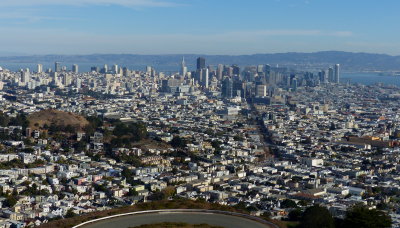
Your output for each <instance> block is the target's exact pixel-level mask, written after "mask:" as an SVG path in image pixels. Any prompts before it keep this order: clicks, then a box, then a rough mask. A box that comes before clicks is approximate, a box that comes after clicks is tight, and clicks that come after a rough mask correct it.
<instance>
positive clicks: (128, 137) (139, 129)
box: [111, 122, 148, 148]
mask: <svg viewBox="0 0 400 228" xmlns="http://www.w3.org/2000/svg"><path fill="white" fill-rule="evenodd" d="M112 135H113V138H112V140H111V146H112V147H113V148H115V147H127V148H130V147H132V143H134V142H139V141H141V140H144V139H147V138H148V132H147V127H146V125H145V124H144V123H143V122H134V123H122V122H119V123H117V124H116V125H115V128H114V130H113V132H112Z"/></svg>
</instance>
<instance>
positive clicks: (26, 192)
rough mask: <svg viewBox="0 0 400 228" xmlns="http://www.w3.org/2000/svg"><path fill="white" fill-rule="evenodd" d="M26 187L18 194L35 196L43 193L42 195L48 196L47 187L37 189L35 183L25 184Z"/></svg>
mask: <svg viewBox="0 0 400 228" xmlns="http://www.w3.org/2000/svg"><path fill="white" fill-rule="evenodd" d="M26 187H27V188H26V189H25V190H23V191H22V192H21V193H20V194H21V195H27V196H37V195H43V196H48V195H50V192H49V191H48V190H47V189H42V190H40V189H38V186H37V185H36V184H32V185H30V184H27V186H26Z"/></svg>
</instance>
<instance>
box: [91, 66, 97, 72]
mask: <svg viewBox="0 0 400 228" xmlns="http://www.w3.org/2000/svg"><path fill="white" fill-rule="evenodd" d="M90 71H91V72H99V67H96V66H93V67H91V68H90Z"/></svg>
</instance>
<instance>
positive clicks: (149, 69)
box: [146, 66, 153, 74]
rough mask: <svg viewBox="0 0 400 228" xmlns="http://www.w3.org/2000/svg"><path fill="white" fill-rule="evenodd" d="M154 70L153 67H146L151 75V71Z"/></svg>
mask: <svg viewBox="0 0 400 228" xmlns="http://www.w3.org/2000/svg"><path fill="white" fill-rule="evenodd" d="M152 70H153V68H152V67H151V66H147V67H146V72H147V73H149V74H151V71H152Z"/></svg>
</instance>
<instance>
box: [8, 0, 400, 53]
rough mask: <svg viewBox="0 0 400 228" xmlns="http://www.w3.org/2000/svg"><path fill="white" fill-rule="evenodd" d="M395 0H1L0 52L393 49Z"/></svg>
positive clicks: (397, 39)
mask: <svg viewBox="0 0 400 228" xmlns="http://www.w3.org/2000/svg"><path fill="white" fill-rule="evenodd" d="M399 9H400V1H399V0H0V10H1V11H2V12H0V34H1V35H0V55H7V54H8V55H17V54H24V55H25V54H26V55H33V54H37V55H41V54H98V53H102V54H121V53H126V54H128V53H129V54H224V55H225V54H228V55H241V54H259V53H282V52H316V51H328V50H338V51H351V52H369V53H385V54H390V55H400V29H399V28H400V26H399V24H398V23H399V22H400V14H399V13H398V10H399Z"/></svg>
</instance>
